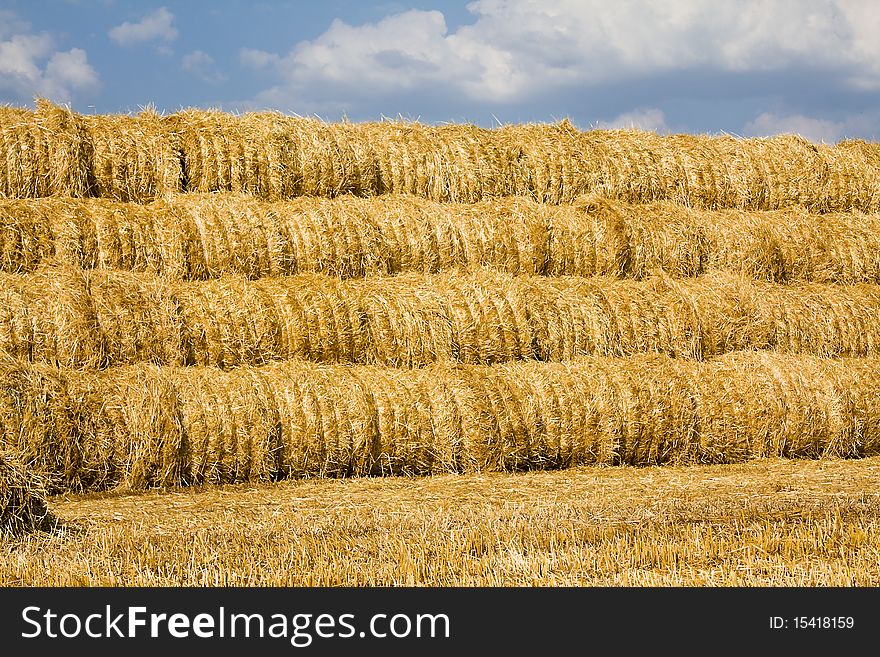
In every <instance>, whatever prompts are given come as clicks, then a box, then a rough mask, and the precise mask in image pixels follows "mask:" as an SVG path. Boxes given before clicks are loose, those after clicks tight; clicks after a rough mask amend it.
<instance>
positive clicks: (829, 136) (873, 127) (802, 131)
mask: <svg viewBox="0 0 880 657" xmlns="http://www.w3.org/2000/svg"><path fill="white" fill-rule="evenodd" d="M743 131H744V133H745V135H746V136H747V137H770V136H773V135H788V134H791V135H800V136H801V137H803V138H805V139H808V140H810V141H812V142H816V143H826V144H834V143H837V142H838V141H840V140H841V139H843V138H845V137H847V136H851V135H854V134H871V133H872V132H873V133H874V134H875V135H877V134H880V115H878V114H874V115H867V114H864V115H858V116H850V117H847V118H845V119H843V120H839V121H833V120H830V119H819V118H815V117H810V116H804V115H802V114H786V115H780V114H775V113H773V112H763V113H761V114H759V115H758V116H756V117H755V118H754V119H753V120H751V121H749V122H748V123H746V125H745V128H744V129H743Z"/></svg>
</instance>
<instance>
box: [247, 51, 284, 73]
mask: <svg viewBox="0 0 880 657" xmlns="http://www.w3.org/2000/svg"><path fill="white" fill-rule="evenodd" d="M238 61H239V62H241V65H242V66H245V67H247V68H252V69H254V70H260V69H264V68H268V67H269V66H271V65H277V64H278V63H279V62H280V61H281V57H279V56H278V55H274V54H272V53H270V52H266V51H264V50H255V49H254V48H242V49H241V50H239V51H238Z"/></svg>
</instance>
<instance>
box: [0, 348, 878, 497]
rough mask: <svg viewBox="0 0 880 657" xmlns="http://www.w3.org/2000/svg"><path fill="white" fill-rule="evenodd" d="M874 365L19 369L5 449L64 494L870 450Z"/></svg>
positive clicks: (646, 358) (753, 359)
mask: <svg viewBox="0 0 880 657" xmlns="http://www.w3.org/2000/svg"><path fill="white" fill-rule="evenodd" d="M876 370H877V363H876V360H874V359H841V360H832V359H827V358H813V357H806V356H788V355H783V354H776V353H768V352H738V353H734V354H729V355H726V356H723V357H720V358H717V359H712V360H709V361H706V362H702V363H701V362H697V361H686V360H682V359H679V358H670V357H668V356H663V355H656V354H655V355H640V356H633V357H629V358H589V359H581V360H577V361H571V362H566V363H536V362H523V363H508V364H502V365H495V366H491V367H489V366H473V365H471V366H468V365H455V364H449V363H445V364H438V365H434V366H431V367H428V368H424V369H421V370H401V369H397V368H376V367H372V366H356V367H347V366H326V365H324V366H322V365H315V364H311V363H306V362H302V361H286V362H282V363H277V364H272V365H267V366H263V367H260V368H249V367H245V366H240V367H237V368H235V369H232V370H229V371H223V370H219V369H213V368H199V367H187V368H174V367H156V366H150V365H138V366H131V367H123V368H112V369H110V370H107V371H105V372H103V373H87V374H83V373H80V372H76V371H74V370H64V369H55V368H48V367H44V366H39V367H37V366H25V365H22V364H15V363H11V364H10V365H9V366H8V367H7V370H6V371H5V373H4V396H3V398H2V408H0V410H2V413H3V415H2V418H0V419H2V443H3V444H4V445H7V446H8V447H9V448H11V449H16V450H18V451H20V452H22V453H23V454H24V455H25V457H26V458H27V460H28V462H29V463H32V464H33V467H34V470H35V472H37V473H39V474H42V475H45V476H46V477H47V478H48V480H49V481H50V483H52V484H53V486H54V487H55V489H65V490H67V489H73V490H81V489H103V488H108V487H114V486H121V487H123V488H143V487H148V486H156V485H172V484H173V485H177V484H181V485H182V484H192V483H210V482H213V483H231V482H238V481H243V480H249V481H266V480H275V479H279V478H289V477H294V478H300V477H310V476H320V477H337V476H358V475H375V474H403V473H406V474H436V473H441V472H449V471H454V472H462V471H475V470H476V471H496V470H503V471H512V470H523V469H548V468H549V469H555V468H566V467H572V466H576V465H619V464H629V465H652V464H664V463H718V462H739V461H744V460H749V459H755V458H766V457H773V456H784V457H790V458H818V457H822V456H843V457H865V456H871V455H874V454H876V453H877V450H878V448H880V412H878V410H877V409H876V408H875V406H876V404H875V400H876V398H877V395H878V394H880V377H877V376H876ZM872 372H873V373H872Z"/></svg>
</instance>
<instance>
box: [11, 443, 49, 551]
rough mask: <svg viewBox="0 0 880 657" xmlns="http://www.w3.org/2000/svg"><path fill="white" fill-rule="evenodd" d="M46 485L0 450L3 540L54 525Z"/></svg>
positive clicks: (19, 462) (15, 458)
mask: <svg viewBox="0 0 880 657" xmlns="http://www.w3.org/2000/svg"><path fill="white" fill-rule="evenodd" d="M47 494H48V493H47V491H46V485H45V483H44V482H43V480H42V478H41V477H40V476H39V475H36V474H34V473H33V472H31V471H30V470H29V469H28V467H27V466H26V465H25V464H23V463H22V462H21V459H20V458H19V457H18V456H16V455H15V454H14V453H12V452H10V451H8V450H5V449H0V537H2V538H13V537H16V536H21V535H22V534H26V533H28V532H32V531H35V530H40V529H48V528H50V527H51V526H52V525H53V524H54V518H53V516H52V515H51V514H50V513H49V507H48V504H47V503H46V496H47Z"/></svg>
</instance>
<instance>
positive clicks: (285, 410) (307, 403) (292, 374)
mask: <svg viewBox="0 0 880 657" xmlns="http://www.w3.org/2000/svg"><path fill="white" fill-rule="evenodd" d="M266 376H267V377H268V378H269V380H270V381H271V382H272V385H273V387H274V389H275V399H276V400H277V401H278V405H279V412H280V415H281V419H282V427H283V436H284V446H285V447H284V472H285V474H286V476H293V477H303V476H358V475H366V474H369V473H371V472H372V471H373V470H374V468H375V467H376V464H377V463H379V462H380V457H379V453H380V442H379V435H378V428H377V423H376V411H375V405H374V403H373V399H372V396H371V395H370V392H369V390H368V389H367V388H366V387H365V384H363V383H362V382H361V381H360V380H359V379H358V378H357V377H355V376H354V375H353V374H352V373H351V370H350V369H349V368H346V367H326V366H315V365H305V364H304V365H302V366H301V367H295V368H294V367H288V366H270V367H269V368H267V369H266Z"/></svg>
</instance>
